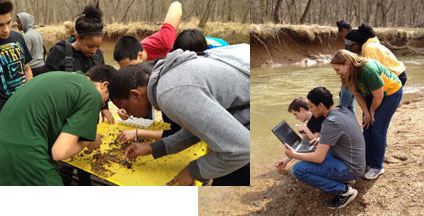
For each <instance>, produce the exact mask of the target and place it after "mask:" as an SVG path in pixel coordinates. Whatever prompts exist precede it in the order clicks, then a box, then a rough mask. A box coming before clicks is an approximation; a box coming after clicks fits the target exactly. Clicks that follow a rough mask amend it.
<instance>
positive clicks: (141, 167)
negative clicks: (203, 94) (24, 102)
mask: <svg viewBox="0 0 424 216" xmlns="http://www.w3.org/2000/svg"><path fill="white" fill-rule="evenodd" d="M131 129H135V128H134V127H131V126H125V125H120V124H118V123H115V124H113V125H110V124H107V123H105V122H103V123H100V124H98V126H97V133H100V134H102V135H104V137H103V139H102V145H101V147H100V150H96V151H93V152H92V153H89V152H87V150H85V151H82V152H81V153H79V154H77V155H76V156H74V157H73V158H71V159H67V160H64V161H63V162H65V163H68V164H70V165H72V166H74V167H77V168H79V169H82V170H85V171H87V172H89V173H91V174H94V175H96V176H98V177H100V178H103V179H106V180H108V181H110V182H112V183H115V184H117V185H145V186H155V185H159V186H162V185H165V184H166V183H167V182H169V181H171V180H172V179H173V178H174V177H175V176H176V175H177V174H178V173H179V172H180V171H181V170H182V169H183V168H184V167H185V166H187V165H188V164H189V163H190V162H191V161H193V160H195V159H197V158H199V157H201V156H203V155H205V154H206V153H207V151H208V147H207V145H206V143H204V142H199V143H197V144H195V145H193V146H191V147H190V148H188V149H185V150H184V151H181V152H179V153H177V154H173V155H167V156H163V157H161V158H159V159H153V156H152V155H148V156H139V157H137V159H136V160H135V161H134V162H132V163H131V167H130V168H128V166H127V165H120V164H119V161H122V160H123V159H124V154H123V153H121V152H124V151H123V150H122V149H125V148H122V149H121V150H120V151H121V152H119V153H118V154H115V155H113V156H114V157H113V158H115V160H114V161H113V160H108V159H104V158H103V159H102V158H100V159H96V158H99V157H97V156H98V155H102V154H106V153H110V152H113V151H115V153H116V152H117V151H116V150H117V149H118V148H119V147H121V145H124V144H117V142H116V141H115V140H116V137H117V135H118V133H119V132H120V131H122V130H131ZM163 129H169V124H167V123H163V122H155V123H154V124H153V125H152V126H150V128H149V130H163ZM127 145H128V144H127ZM117 146H118V147H117ZM96 154H97V155H96ZM110 155H112V153H110ZM99 161H100V162H101V163H100V165H102V164H103V165H102V166H100V168H101V167H103V168H101V169H99V168H96V169H93V168H92V165H91V164H94V165H96V163H98V162H99ZM97 165H99V163H98V164H97ZM97 167H99V166H97ZM102 170H103V171H102ZM196 185H197V186H200V185H201V183H200V182H198V181H196Z"/></svg>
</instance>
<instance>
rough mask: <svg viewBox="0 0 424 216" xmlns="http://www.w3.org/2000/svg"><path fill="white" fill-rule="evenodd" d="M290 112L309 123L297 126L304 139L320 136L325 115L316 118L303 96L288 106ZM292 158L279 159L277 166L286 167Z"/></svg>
mask: <svg viewBox="0 0 424 216" xmlns="http://www.w3.org/2000/svg"><path fill="white" fill-rule="evenodd" d="M288 111H289V113H292V114H293V115H294V116H295V117H296V119H297V120H299V121H301V122H306V121H308V123H307V124H306V126H305V125H299V126H297V129H298V130H299V132H300V134H302V139H303V140H314V139H315V138H318V137H319V135H320V131H321V123H322V121H323V120H324V117H323V116H321V117H319V118H315V117H314V116H313V115H312V112H311V111H310V110H309V105H308V101H307V100H306V99H305V98H303V97H299V98H296V99H294V100H293V101H292V102H291V103H290V105H289V108H288ZM290 161H291V159H290V158H285V159H283V160H281V161H279V162H278V163H277V164H276V165H275V167H277V168H284V167H285V166H286V165H287V163H288V162H290Z"/></svg>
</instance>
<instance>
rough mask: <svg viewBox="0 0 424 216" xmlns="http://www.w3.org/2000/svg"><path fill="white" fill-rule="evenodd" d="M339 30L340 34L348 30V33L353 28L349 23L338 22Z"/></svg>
mask: <svg viewBox="0 0 424 216" xmlns="http://www.w3.org/2000/svg"><path fill="white" fill-rule="evenodd" d="M336 25H337V28H338V29H339V32H341V31H342V29H347V30H348V31H350V30H352V26H350V24H349V23H347V22H345V21H343V20H341V21H338V22H336Z"/></svg>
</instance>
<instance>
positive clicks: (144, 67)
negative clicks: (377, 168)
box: [109, 60, 157, 100]
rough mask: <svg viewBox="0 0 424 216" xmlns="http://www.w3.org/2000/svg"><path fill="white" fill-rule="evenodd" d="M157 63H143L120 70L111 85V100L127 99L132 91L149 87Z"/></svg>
mask: <svg viewBox="0 0 424 216" xmlns="http://www.w3.org/2000/svg"><path fill="white" fill-rule="evenodd" d="M156 62H157V61H156V60H155V61H147V62H141V63H138V64H136V65H134V66H127V67H124V68H121V69H120V70H118V71H117V72H116V74H115V76H114V79H113V82H111V83H110V84H109V86H110V88H109V91H110V92H109V94H110V99H111V100H112V99H127V98H129V96H130V91H131V89H136V88H137V87H140V86H141V87H144V86H147V84H148V83H149V78H150V75H151V74H152V70H153V66H155V63H156Z"/></svg>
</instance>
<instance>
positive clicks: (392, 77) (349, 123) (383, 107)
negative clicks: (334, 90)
mask: <svg viewBox="0 0 424 216" xmlns="http://www.w3.org/2000/svg"><path fill="white" fill-rule="evenodd" d="M337 26H338V31H339V35H340V36H341V38H342V39H344V42H345V49H342V50H338V51H337V52H336V53H335V54H334V56H333V58H332V60H331V61H330V64H331V65H332V67H333V69H334V70H335V72H336V74H337V75H339V76H340V78H341V84H342V87H341V90H340V101H339V106H337V107H336V106H334V102H333V97H332V94H331V93H330V91H329V90H327V89H326V88H325V87H316V88H314V89H312V90H311V91H310V92H309V93H308V95H307V100H306V99H303V98H297V99H295V100H294V101H293V102H292V103H291V104H290V106H289V109H288V111H289V112H291V113H293V114H294V115H295V116H296V118H297V119H298V120H300V121H302V122H305V121H308V125H307V127H305V126H302V127H299V128H298V129H299V131H301V132H305V135H304V136H303V139H309V140H311V142H310V143H311V145H312V144H313V145H317V148H316V150H315V151H314V152H310V153H297V152H295V151H294V150H293V149H292V148H291V147H290V146H287V145H285V154H286V156H287V158H286V159H284V160H282V161H280V162H278V163H277V164H276V167H278V168H284V167H285V166H286V165H287V163H288V162H289V161H290V160H291V159H297V160H299V161H300V162H298V163H296V164H295V165H294V166H293V170H292V173H293V175H294V176H295V177H296V178H297V179H299V180H300V181H302V182H305V183H307V184H309V185H311V186H313V187H315V188H317V189H319V190H322V191H324V192H327V193H331V194H334V195H335V196H334V198H333V199H332V200H331V201H329V202H327V206H328V207H329V208H333V209H337V208H342V207H344V206H346V205H348V204H349V203H350V202H351V201H352V200H354V199H355V197H356V196H357V194H358V191H357V190H356V189H354V188H353V187H352V186H351V185H350V184H351V183H352V182H353V180H355V179H356V178H358V177H360V176H363V177H364V178H365V179H368V180H371V179H376V178H377V177H378V176H379V175H381V174H383V173H384V168H383V161H384V154H385V150H386V145H387V141H386V140H387V139H386V137H387V130H388V127H389V124H390V121H391V118H392V116H393V114H394V113H395V111H396V109H397V107H398V106H399V103H400V101H401V99H402V92H403V86H404V85H405V83H406V80H407V77H406V68H405V65H404V64H403V63H402V62H400V61H399V60H398V59H397V58H396V56H395V55H394V54H393V53H392V52H391V51H390V50H389V49H388V48H387V47H385V46H384V45H382V44H381V43H380V42H379V40H378V38H377V37H376V35H375V32H374V30H373V28H372V27H370V26H368V25H366V24H361V25H360V26H359V27H358V29H354V30H352V28H351V26H350V25H349V24H348V23H346V22H344V21H340V22H337ZM355 100H356V101H357V103H358V105H359V107H360V108H361V110H362V128H361V126H360V124H359V122H358V121H357V119H356V117H355V110H354V101H355ZM314 125H320V127H317V126H314Z"/></svg>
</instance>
